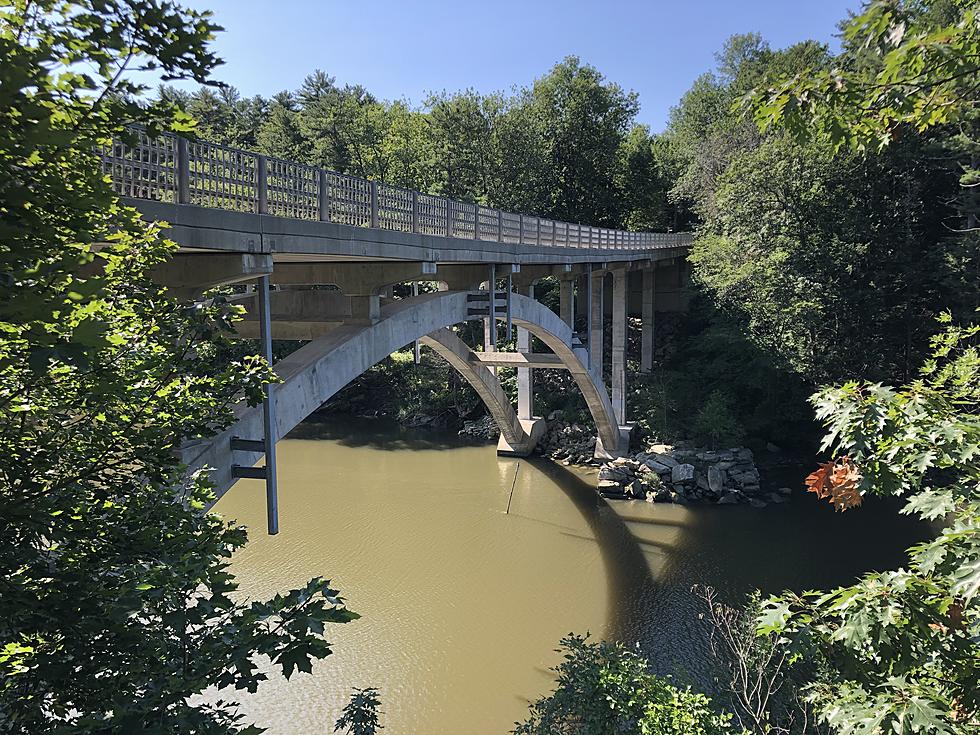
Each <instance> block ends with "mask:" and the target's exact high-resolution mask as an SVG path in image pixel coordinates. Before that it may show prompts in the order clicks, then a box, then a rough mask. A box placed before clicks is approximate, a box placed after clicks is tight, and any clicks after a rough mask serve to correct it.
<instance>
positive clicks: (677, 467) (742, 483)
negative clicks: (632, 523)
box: [597, 444, 792, 508]
mask: <svg viewBox="0 0 980 735" xmlns="http://www.w3.org/2000/svg"><path fill="white" fill-rule="evenodd" d="M597 491H598V493H599V494H600V495H601V496H602V497H604V498H608V499H611V500H645V501H647V502H650V503H679V504H685V505H690V504H712V503H713V504H716V505H751V506H752V507H753V508H764V507H765V506H767V505H769V504H770V503H784V502H786V500H787V498H788V496H789V495H790V494H791V492H792V491H791V490H790V489H789V488H780V489H779V490H777V491H775V492H773V491H766V490H763V489H762V485H761V480H760V476H759V469H758V467H756V464H755V458H754V456H753V454H752V450H751V449H747V448H745V447H733V448H730V449H720V450H712V449H705V448H699V447H690V446H687V445H682V444H677V445H673V446H672V445H668V444H654V445H651V446H650V447H648V449H647V451H645V452H638V453H637V454H634V455H631V456H627V457H620V458H618V459H614V460H612V461H610V462H606V463H604V464H603V465H602V467H601V468H600V469H599V485H598V488H597Z"/></svg>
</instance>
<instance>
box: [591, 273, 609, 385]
mask: <svg viewBox="0 0 980 735" xmlns="http://www.w3.org/2000/svg"><path fill="white" fill-rule="evenodd" d="M589 280H590V282H591V286H590V288H589V290H590V292H591V298H590V302H591V303H590V306H589V369H590V370H591V371H592V374H593V375H595V376H596V378H597V379H599V380H602V377H603V376H602V374H603V368H602V348H603V341H604V339H605V330H606V327H605V308H604V307H605V304H604V303H603V302H604V301H605V291H606V289H605V285H606V272H605V271H604V270H596V271H592V273H590V274H589Z"/></svg>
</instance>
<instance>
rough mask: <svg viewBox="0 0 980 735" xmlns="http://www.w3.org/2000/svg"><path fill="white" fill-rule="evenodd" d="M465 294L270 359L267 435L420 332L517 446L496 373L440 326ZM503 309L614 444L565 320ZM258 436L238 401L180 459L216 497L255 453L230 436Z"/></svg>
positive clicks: (400, 307)
mask: <svg viewBox="0 0 980 735" xmlns="http://www.w3.org/2000/svg"><path fill="white" fill-rule="evenodd" d="M469 293H470V292H468V291H441V292H436V293H429V294H422V295H420V296H416V297H413V298H411V299H401V300H399V301H396V302H395V303H393V304H390V305H387V306H385V307H384V308H383V309H382V313H381V319H380V320H379V321H378V322H377V323H375V324H371V325H344V326H341V327H338V328H336V329H334V330H333V331H331V332H329V333H327V334H326V335H324V336H322V337H320V338H318V339H315V340H313V341H311V342H309V343H308V344H306V345H304V346H303V347H302V348H300V349H299V350H297V351H296V352H294V353H292V354H290V355H288V356H287V357H285V358H284V359H282V360H280V361H279V362H278V363H276V365H275V371H276V373H277V374H278V375H279V377H280V378H281V379H282V383H280V384H277V385H276V386H275V388H274V390H273V394H272V395H273V402H274V404H275V417H276V423H275V437H274V438H275V440H276V441H278V440H279V439H281V438H282V437H284V436H285V435H286V434H287V433H289V431H291V430H292V429H293V428H294V427H295V426H296V425H297V424H299V423H300V422H301V421H302V420H303V419H305V418H306V417H307V416H309V415H310V414H311V413H313V412H314V411H315V410H316V409H318V408H319V407H320V406H321V405H323V403H324V402H326V401H327V400H328V399H329V398H330V397H331V396H333V395H334V394H335V393H337V391H339V390H340V389H341V388H343V387H344V386H345V385H347V384H348V383H350V382H351V381H352V380H354V379H355V378H356V377H358V376H359V375H360V374H361V373H363V372H364V371H365V370H367V369H368V368H370V367H371V366H373V365H375V364H377V363H378V362H380V361H381V360H383V359H384V358H385V357H387V356H388V355H390V354H391V353H392V352H394V351H395V350H397V349H398V348H400V347H402V346H404V345H406V344H408V343H410V342H412V341H414V340H416V339H423V338H426V337H427V340H426V341H427V342H428V343H429V344H430V345H433V346H435V348H436V352H437V353H439V354H440V355H442V356H443V357H444V358H446V359H447V361H448V362H449V363H450V364H451V365H452V366H453V367H454V368H456V369H457V370H459V371H460V373H461V374H462V376H463V377H464V378H465V379H466V380H467V381H468V382H469V383H470V384H471V385H473V386H474V388H476V389H477V393H478V394H479V395H480V397H481V398H482V399H483V400H484V402H485V403H486V404H487V406H488V408H489V409H490V412H491V415H492V416H493V417H494V419H495V420H496V421H497V424H498V426H500V429H501V433H502V434H503V436H504V437H505V439H507V441H508V443H510V444H511V445H512V446H519V445H520V444H521V442H522V441H525V440H527V435H526V434H525V433H524V430H523V428H522V426H521V423H520V422H519V421H518V420H517V417H516V414H515V413H514V410H513V408H512V407H511V406H510V404H509V402H508V401H507V399H506V396H505V395H504V394H503V392H502V391H501V390H500V385H499V383H498V382H497V380H496V378H495V377H493V376H492V374H491V373H490V371H489V370H488V369H487V368H486V367H484V366H481V365H475V364H473V363H472V362H471V361H470V360H469V359H468V358H467V352H466V351H468V350H469V348H468V347H467V346H466V345H465V344H464V343H462V341H461V340H459V338H458V337H456V336H455V335H454V334H452V332H451V331H449V330H448V329H446V328H447V327H449V326H452V325H453V324H458V323H460V322H463V321H466V320H467V319H469V318H471V317H470V316H469V314H468V310H469V306H470V305H469V304H468V302H467V296H468V295H469ZM511 316H512V319H513V321H514V323H515V324H517V325H518V326H520V327H522V328H524V329H527V330H528V331H529V332H531V333H532V334H534V335H535V336H536V337H538V338H539V339H540V340H541V341H542V342H544V343H545V344H546V345H547V346H548V347H549V348H551V349H552V351H553V352H554V353H555V354H556V355H557V356H558V357H559V359H560V360H561V361H562V363H563V365H564V366H565V367H566V368H567V369H568V370H569V371H570V372H571V373H572V376H573V378H574V379H575V382H576V384H577V385H578V387H579V389H580V390H581V391H582V394H583V396H584V397H585V401H586V404H587V405H588V407H589V410H590V412H591V413H592V416H593V419H594V420H595V423H596V429H597V432H598V434H599V441H600V442H601V444H602V446H603V447H605V448H606V449H607V450H609V451H613V452H615V451H617V450H618V449H619V448H620V444H621V436H620V432H619V428H618V426H617V424H616V421H615V418H614V414H613V411H612V405H611V403H610V401H609V396H608V394H607V393H606V390H605V387H604V386H603V385H602V381H601V380H600V379H597V378H596V376H595V375H594V374H593V373H591V372H590V371H589V370H588V368H587V367H586V365H585V361H584V360H583V359H582V358H583V357H584V355H583V354H582V351H578V350H573V349H572V347H571V342H572V332H571V329H570V327H569V326H568V325H567V324H566V323H565V322H564V321H562V320H561V319H560V318H559V317H558V315H557V314H555V313H554V312H552V311H551V310H550V309H548V308H547V307H546V306H543V305H542V304H540V303H539V302H537V301H535V300H534V299H531V298H528V297H526V296H519V295H516V294H514V295H512V297H511ZM454 340H455V341H454ZM481 371H482V372H481ZM488 376H489V377H488ZM260 436H262V407H261V406H254V407H248V406H245V405H239V406H237V407H236V409H235V420H234V422H233V424H232V425H231V426H230V427H229V428H228V429H225V430H224V431H222V432H220V433H219V434H217V435H216V436H214V437H211V438H209V439H207V440H203V441H201V442H199V443H196V444H194V445H191V446H188V447H186V448H185V449H184V450H183V452H182V455H183V456H182V459H183V461H184V463H185V464H186V465H187V466H188V467H189V469H190V470H192V471H193V470H197V469H200V468H202V467H205V466H208V467H211V468H213V469H212V471H211V474H210V478H211V482H212V483H213V484H214V486H215V490H216V492H217V494H218V496H219V497H220V496H221V495H222V494H224V493H225V492H226V491H227V490H228V489H229V488H230V487H231V486H232V485H233V484H234V483H235V481H236V480H235V478H234V477H232V473H231V466H232V464H239V465H246V466H247V465H251V464H253V463H255V462H257V461H258V460H259V459H260V458H261V454H259V453H253V452H244V451H242V452H236V453H235V455H234V458H233V456H232V452H231V439H232V438H233V437H240V438H246V439H254V438H258V437H260Z"/></svg>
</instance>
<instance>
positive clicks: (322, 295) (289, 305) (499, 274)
mask: <svg viewBox="0 0 980 735" xmlns="http://www.w3.org/2000/svg"><path fill="white" fill-rule="evenodd" d="M103 161H104V170H105V172H106V175H107V176H108V177H109V179H110V181H111V182H112V184H113V186H114V188H115V190H116V191H117V193H118V194H119V195H120V196H121V197H122V199H123V202H124V203H126V204H129V205H131V206H134V207H136V208H137V209H139V210H140V212H141V213H142V214H143V216H144V217H145V218H147V219H152V220H158V221H166V222H168V223H169V224H170V226H171V229H170V230H169V232H168V236H169V237H170V238H171V239H173V240H174V241H176V242H177V243H178V244H179V245H180V250H179V252H178V253H177V255H175V257H174V258H173V259H172V260H171V261H170V262H168V263H166V264H164V265H162V266H160V267H159V268H158V269H157V271H156V273H155V276H156V278H157V279H158V280H159V281H160V282H161V283H163V284H165V285H167V286H168V287H169V288H171V289H173V291H174V292H175V293H176V294H177V295H178V296H179V297H180V298H183V299H187V300H195V299H200V298H202V295H203V294H204V293H205V292H206V291H208V290H209V289H212V288H215V287H218V286H226V285H229V284H244V285H245V286H246V288H245V289H244V292H243V293H241V294H240V295H238V296H236V297H235V298H237V299H238V300H239V301H240V302H241V303H242V304H243V305H244V306H245V307H246V318H245V321H243V322H242V323H241V325H240V330H239V333H240V335H241V336H242V337H244V338H258V339H260V340H261V342H262V345H263V351H264V352H265V355H266V357H267V359H268V360H269V361H270V362H272V340H273V339H289V340H302V341H305V342H306V344H305V345H304V346H303V347H301V348H300V349H298V350H297V351H296V352H294V353H292V354H290V355H289V356H288V357H286V358H284V359H283V360H281V361H279V362H278V363H276V364H275V365H274V366H273V367H274V369H275V371H276V372H277V374H278V375H279V376H280V378H281V379H282V381H283V382H282V383H281V384H278V385H276V386H270V388H269V390H268V396H267V399H266V401H265V402H264V403H263V404H262V405H261V406H257V407H253V408H249V407H247V406H244V405H242V406H239V407H238V408H237V409H236V419H235V423H234V424H233V425H232V426H231V427H230V428H229V429H227V430H226V431H223V432H222V433H220V434H218V435H217V436H215V437H212V438H210V439H208V440H206V441H202V442H198V443H195V444H192V445H189V446H187V447H185V448H184V450H183V458H184V461H185V462H186V464H187V465H188V467H189V468H190V469H191V470H195V469H199V468H202V467H206V466H207V467H211V468H213V469H212V472H211V478H212V481H213V482H214V483H215V486H216V489H217V491H218V494H219V496H220V495H221V494H223V493H224V492H226V491H227V490H228V489H229V488H230V487H231V486H232V485H233V484H234V483H235V482H236V481H237V480H238V479H240V478H243V477H244V478H255V479H263V480H265V483H266V493H267V500H268V516H269V518H268V520H269V532H270V533H276V532H277V530H278V511H277V490H276V473H275V468H276V460H275V444H276V442H277V441H278V440H279V439H281V438H282V437H283V436H285V435H286V434H287V433H288V432H289V431H290V430H291V429H292V428H293V427H294V426H296V424H298V423H299V422H300V421H302V420H303V419H304V418H306V417H307V416H308V415H309V414H310V413H312V412H313V411H315V410H316V409H317V408H319V407H320V406H321V405H322V404H323V403H324V402H325V401H326V400H328V399H329V398H330V397H331V396H332V395H334V394H335V393H336V392H337V391H338V390H340V389H341V388H343V387H344V386H345V385H347V384H348V383H349V382H350V381H352V380H353V379H354V378H356V377H357V376H358V375H360V374H361V373H363V372H364V371H365V370H367V369H368V368H370V367H371V366H372V365H374V364H376V363H378V362H379V361H381V360H383V359H384V358H385V357H387V356H388V355H389V354H391V353H392V352H394V351H396V350H398V349H400V348H402V347H404V346H406V345H409V344H411V343H415V346H416V347H415V349H416V355H417V354H418V346H419V345H420V344H424V345H426V346H427V347H428V348H430V349H432V350H433V351H434V352H435V353H436V354H438V355H439V356H441V357H442V358H443V359H445V360H446V362H447V363H448V364H449V365H451V366H452V367H453V368H454V369H455V370H457V371H458V372H459V373H460V375H461V376H462V377H463V378H464V379H465V380H466V381H467V382H468V383H469V384H470V385H471V386H473V388H474V389H475V391H476V393H477V394H478V395H479V396H480V398H481V399H482V400H483V402H484V403H485V404H486V406H487V409H488V411H489V413H490V415H491V416H492V417H493V419H494V421H495V422H496V423H497V425H498V426H499V428H500V442H499V445H498V451H499V452H500V453H502V454H510V455H517V456H525V455H527V454H529V453H530V452H531V451H532V450H533V449H534V446H535V444H536V442H537V441H538V439H539V438H540V436H541V434H542V433H543V431H544V422H543V421H542V420H541V419H540V418H538V417H536V416H535V415H534V404H533V373H534V371H535V370H541V369H559V370H567V371H569V373H570V374H571V377H572V378H573V379H574V381H575V384H576V385H577V386H578V389H579V390H580V391H581V393H582V395H583V397H584V399H585V402H586V404H587V405H588V407H589V411H590V412H591V414H592V418H593V420H594V423H595V427H596V434H597V442H596V452H597V455H599V456H602V457H612V456H617V455H619V454H621V453H623V452H625V451H626V450H627V448H628V442H629V426H630V425H629V423H628V421H627V415H626V392H627V382H626V378H627V375H626V342H627V332H628V324H627V319H628V317H629V316H635V317H639V319H640V324H641V340H640V342H641V355H640V369H641V371H644V372H648V371H650V370H651V369H652V367H653V354H654V346H655V345H654V320H655V315H656V313H657V312H664V311H678V310H683V308H684V306H685V303H684V289H683V285H684V278H685V256H686V252H687V248H688V246H689V244H690V235H688V234H686V233H649V232H642V233H640V232H624V231H620V230H612V229H608V228H599V227H592V226H587V225H581V224H577V223H565V222H556V221H553V220H548V219H543V218H540V217H535V216H530V215H523V214H514V213H510V212H503V211H501V210H497V209H492V208H489V207H484V206H482V205H479V204H473V203H466V202H458V201H453V200H449V199H445V198H442V197H436V196H433V195H429V194H424V193H421V192H413V191H409V190H406V189H402V188H399V187H394V186H390V185H387V184H385V183H383V182H376V181H368V180H365V179H359V178H357V177H353V176H348V175H345V174H338V173H335V172H332V171H326V170H323V169H318V168H316V167H312V166H306V165H303V164H299V163H294V162H288V161H280V160H277V159H272V158H267V157H265V156H261V155H257V154H253V153H248V152H246V151H239V150H234V149H230V148H226V147H223V146H219V145H214V144H209V143H204V142H200V141H189V140H186V139H182V138H178V137H175V136H169V135H167V136H163V137H160V138H150V137H148V136H146V135H145V134H144V133H142V132H140V131H134V132H133V133H132V136H131V138H130V139H128V140H126V141H117V142H115V143H113V145H111V146H109V147H107V148H106V149H105V150H104V151H103ZM544 278H555V279H557V281H558V284H559V309H558V313H557V314H556V313H555V312H553V311H552V310H551V309H549V308H547V307H546V306H544V305H542V304H541V303H540V302H538V301H536V300H535V298H534V287H535V284H536V283H537V282H538V281H540V280H541V279H544ZM405 284H410V285H411V287H412V294H413V295H412V296H410V297H404V298H394V297H393V290H392V289H393V287H394V286H397V285H405ZM402 290H404V289H402ZM420 291H421V293H420ZM607 317H611V319H610V322H611V331H612V334H611V354H610V355H609V359H608V360H607V361H604V359H603V343H604V341H605V339H604V332H605V329H606V319H607ZM470 320H479V321H482V322H483V332H484V339H483V344H482V345H481V348H482V349H480V350H474V349H472V348H471V347H470V346H468V345H467V344H466V343H465V342H464V341H463V340H462V339H460V337H459V336H458V335H457V334H456V333H455V332H454V331H453V327H454V325H458V324H461V323H463V322H466V321H470ZM504 330H506V334H507V335H508V336H509V335H510V334H511V331H512V330H516V343H517V350H516V351H500V350H498V349H497V347H498V344H499V336H498V335H499V334H500V332H501V331H504ZM532 335H533V336H534V337H536V338H537V339H538V341H539V342H540V343H541V344H543V345H544V346H545V347H546V348H547V350H548V351H547V352H541V351H532V341H531V337H532ZM508 341H509V340H508ZM605 362H608V363H609V370H608V371H607V370H605V369H604V364H605ZM498 367H513V368H516V369H517V378H518V395H517V405H516V406H513V405H511V403H510V401H509V399H508V397H507V395H506V394H505V392H504V390H503V389H502V387H501V385H500V382H499V381H498V380H497V377H496V368H498ZM607 383H608V385H609V389H607V387H606V386H607ZM263 457H264V458H265V466H264V467H256V466H254V465H255V464H256V463H257V462H258V461H259V460H261V459H262V458H263Z"/></svg>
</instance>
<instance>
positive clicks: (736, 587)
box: [526, 459, 930, 692]
mask: <svg viewBox="0 0 980 735" xmlns="http://www.w3.org/2000/svg"><path fill="white" fill-rule="evenodd" d="M526 461H528V462H529V463H530V464H532V465H533V466H534V467H535V468H537V469H538V470H539V471H540V472H542V473H543V474H545V475H547V476H548V477H549V478H551V479H552V480H553V481H554V482H555V483H556V484H557V485H558V487H560V488H561V490H562V491H563V492H564V493H565V494H566V495H567V497H568V498H569V499H570V500H571V501H572V503H573V504H574V505H575V507H576V509H577V510H578V511H579V512H580V513H581V514H582V517H583V518H585V520H586V521H587V523H588V526H589V529H590V531H591V532H592V534H593V536H594V539H595V542H596V543H597V544H598V545H599V548H600V553H601V558H602V563H603V566H604V569H605V570H606V575H607V595H608V607H609V614H608V618H607V619H608V620H609V628H608V630H607V635H608V637H609V638H612V639H615V640H618V641H620V642H622V643H624V644H626V645H634V644H635V645H638V646H639V648H640V650H642V652H643V653H644V654H645V655H646V656H647V658H648V659H649V660H650V662H651V666H652V668H653V670H654V671H655V672H656V673H659V674H662V675H671V676H673V677H674V678H675V679H676V680H678V681H680V682H682V683H689V684H692V685H694V686H696V687H698V688H700V689H702V690H705V691H708V692H711V691H713V690H715V687H716V683H715V676H716V674H717V672H716V671H715V669H714V666H713V665H712V663H711V660H710V650H709V646H708V635H709V630H708V628H707V625H706V623H705V621H704V619H703V618H702V613H703V612H704V602H703V600H702V599H701V598H700V597H699V596H698V595H697V594H696V593H695V592H694V591H693V589H692V588H693V586H694V585H695V584H699V585H708V586H711V587H714V588H715V589H717V590H718V591H719V593H720V594H721V596H722V598H723V599H725V600H727V601H729V602H730V603H731V604H736V605H737V604H741V603H743V602H744V601H745V599H746V597H747V595H749V594H750V593H751V592H753V591H754V590H760V591H761V592H762V593H763V594H772V593H776V592H779V591H781V590H784V589H792V590H796V591H802V590H805V589H826V588H833V587H837V586H840V585H846V584H850V583H852V582H854V581H855V580H857V579H858V578H859V577H860V576H861V575H863V574H864V573H866V572H868V571H875V570H884V569H895V568H897V567H899V566H901V565H902V564H904V563H905V561H906V558H907V555H906V553H905V549H907V548H908V547H909V546H910V545H912V544H914V543H916V542H918V541H920V540H923V539H925V538H928V537H929V535H930V529H929V527H928V526H927V525H926V524H923V523H920V522H918V521H916V520H915V519H912V518H909V517H907V516H903V515H900V514H899V513H898V509H899V508H900V507H901V503H897V502H891V501H889V500H882V499H876V498H872V499H870V500H868V501H867V502H866V503H865V505H864V507H862V508H861V509H860V510H858V511H851V512H849V513H844V514H841V513H835V512H834V511H833V509H832V508H830V507H829V506H827V505H825V504H824V503H820V502H818V501H817V500H816V499H815V498H813V497H811V496H809V495H807V494H805V493H803V492H799V493H797V494H795V495H794V496H793V497H792V499H791V501H790V502H788V503H785V504H782V505H770V506H768V507H766V508H763V509H753V508H748V507H743V506H725V507H720V506H685V507H683V508H678V507H672V508H664V507H657V506H650V505H648V504H647V503H644V502H641V501H612V502H609V503H607V502H606V501H605V500H602V499H600V498H598V496H597V495H596V493H595V487H594V484H593V482H592V481H591V480H590V479H588V478H583V477H581V476H580V475H578V474H575V473H574V472H572V471H570V470H568V469H566V468H564V467H562V466H560V465H557V464H555V463H553V462H550V461H547V460H543V459H532V460H526ZM801 476H802V475H801ZM651 564H654V566H653V568H652V567H651ZM654 569H655V571H654ZM577 632H581V631H577Z"/></svg>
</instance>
